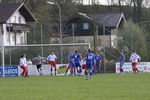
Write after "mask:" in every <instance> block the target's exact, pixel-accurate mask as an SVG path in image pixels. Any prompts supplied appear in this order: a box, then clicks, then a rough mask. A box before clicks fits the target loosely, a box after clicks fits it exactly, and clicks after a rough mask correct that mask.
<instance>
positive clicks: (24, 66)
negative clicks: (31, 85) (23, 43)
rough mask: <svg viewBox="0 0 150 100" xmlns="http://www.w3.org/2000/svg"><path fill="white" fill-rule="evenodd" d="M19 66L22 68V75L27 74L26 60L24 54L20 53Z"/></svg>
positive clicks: (25, 75)
mask: <svg viewBox="0 0 150 100" xmlns="http://www.w3.org/2000/svg"><path fill="white" fill-rule="evenodd" d="M19 66H20V67H21V68H22V69H23V72H22V73H21V75H22V77H27V76H28V62H27V60H26V54H23V55H21V57H20V61H19Z"/></svg>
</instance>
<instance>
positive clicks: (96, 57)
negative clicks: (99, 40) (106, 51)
mask: <svg viewBox="0 0 150 100" xmlns="http://www.w3.org/2000/svg"><path fill="white" fill-rule="evenodd" d="M101 59H102V57H101V55H95V61H96V66H97V67H99V66H100V61H101Z"/></svg>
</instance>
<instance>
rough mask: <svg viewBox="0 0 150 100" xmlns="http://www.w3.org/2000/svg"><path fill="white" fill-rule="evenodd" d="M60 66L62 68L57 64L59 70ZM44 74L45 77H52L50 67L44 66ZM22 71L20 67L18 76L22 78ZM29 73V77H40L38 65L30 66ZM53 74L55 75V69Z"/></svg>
mask: <svg viewBox="0 0 150 100" xmlns="http://www.w3.org/2000/svg"><path fill="white" fill-rule="evenodd" d="M59 66H62V65H61V64H57V65H56V68H57V69H58V68H59ZM41 68H42V73H43V75H50V65H42V67H41ZM22 71H23V70H22V69H21V68H20V67H19V66H18V75H19V76H21V73H22ZM28 72H29V76H33V75H34V76H35V75H36V76H38V75H39V73H38V71H37V68H36V65H29V66H28ZM53 74H54V68H53Z"/></svg>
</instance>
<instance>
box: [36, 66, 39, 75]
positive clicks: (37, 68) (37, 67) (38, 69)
mask: <svg viewBox="0 0 150 100" xmlns="http://www.w3.org/2000/svg"><path fill="white" fill-rule="evenodd" d="M36 68H37V71H38V73H39V75H40V70H39V68H40V66H39V65H36Z"/></svg>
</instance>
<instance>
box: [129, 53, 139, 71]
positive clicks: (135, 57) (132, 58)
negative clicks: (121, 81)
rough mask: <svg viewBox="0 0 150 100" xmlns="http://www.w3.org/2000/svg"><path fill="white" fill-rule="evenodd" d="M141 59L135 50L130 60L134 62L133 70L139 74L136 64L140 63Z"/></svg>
mask: <svg viewBox="0 0 150 100" xmlns="http://www.w3.org/2000/svg"><path fill="white" fill-rule="evenodd" d="M140 60H141V57H140V56H139V55H138V54H137V53H136V51H134V50H133V51H132V54H131V56H130V61H131V62H132V70H133V72H134V73H137V74H138V68H137V67H136V66H137V65H138V64H139V63H140Z"/></svg>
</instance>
